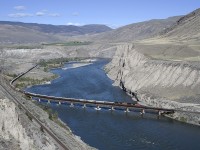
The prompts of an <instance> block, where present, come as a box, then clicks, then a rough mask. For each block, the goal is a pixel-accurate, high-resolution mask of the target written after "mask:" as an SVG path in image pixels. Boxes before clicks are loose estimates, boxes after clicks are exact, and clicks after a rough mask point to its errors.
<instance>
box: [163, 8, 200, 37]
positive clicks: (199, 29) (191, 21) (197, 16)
mask: <svg viewBox="0 0 200 150" xmlns="http://www.w3.org/2000/svg"><path fill="white" fill-rule="evenodd" d="M161 37H164V38H169V39H174V40H179V41H180V40H184V41H187V40H194V41H197V40H198V41H199V40H200V8H199V9H197V10H195V11H193V12H191V13H189V14H188V15H185V16H183V17H181V18H180V19H179V20H178V21H177V22H176V23H175V24H174V25H173V26H171V27H170V28H167V29H166V30H164V31H163V32H162V34H161Z"/></svg>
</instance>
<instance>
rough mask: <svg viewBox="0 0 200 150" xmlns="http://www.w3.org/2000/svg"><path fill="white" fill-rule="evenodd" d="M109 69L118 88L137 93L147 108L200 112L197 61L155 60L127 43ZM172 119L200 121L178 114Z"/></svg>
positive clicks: (199, 85) (120, 49)
mask: <svg viewBox="0 0 200 150" xmlns="http://www.w3.org/2000/svg"><path fill="white" fill-rule="evenodd" d="M105 70H106V72H107V73H108V76H109V77H110V78H111V79H113V80H114V81H115V82H114V84H115V85H118V86H121V87H122V88H123V89H124V90H125V91H126V92H127V93H129V94H133V93H135V94H136V93H137V95H138V98H139V100H140V101H141V102H144V103H145V104H146V105H151V106H155V107H158V106H159V107H163V108H176V109H183V110H188V111H191V109H192V111H194V110H193V109H195V111H199V110H200V109H199V107H198V104H199V103H200V101H199V94H200V91H199V88H200V67H199V64H198V63H197V62H196V63H189V62H183V61H164V60H153V59H150V58H149V57H147V56H145V55H144V54H143V53H141V52H139V51H137V45H135V44H124V45H121V46H118V50H117V51H116V54H115V56H114V58H113V60H112V61H111V62H110V63H109V64H108V65H107V66H106V67H105ZM191 106H192V107H191ZM194 107H195V108H194ZM196 107H197V108H196ZM175 116H176V117H175ZM171 117H173V118H177V119H179V120H180V118H182V117H185V118H184V121H186V122H190V123H193V124H199V122H200V119H196V121H195V122H194V121H193V119H192V118H191V117H187V116H186V115H183V116H181V114H179V115H178V116H177V113H175V114H174V116H171ZM182 120H183V119H182Z"/></svg>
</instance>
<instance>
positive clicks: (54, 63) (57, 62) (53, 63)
mask: <svg viewBox="0 0 200 150" xmlns="http://www.w3.org/2000/svg"><path fill="white" fill-rule="evenodd" d="M81 59H82V58H63V57H62V58H55V59H49V60H40V62H39V63H38V65H39V66H40V67H43V70H44V71H45V72H48V71H49V69H52V68H59V67H62V66H63V65H64V64H65V63H67V62H69V61H80V60H81Z"/></svg>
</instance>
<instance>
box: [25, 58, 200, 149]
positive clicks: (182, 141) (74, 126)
mask: <svg viewBox="0 0 200 150" xmlns="http://www.w3.org/2000/svg"><path fill="white" fill-rule="evenodd" d="M107 63H108V60H104V59H101V60H98V61H96V62H95V63H92V64H90V65H87V66H82V67H78V68H71V66H73V65H74V64H76V62H71V63H67V64H66V65H65V66H64V68H69V69H65V70H64V69H61V68H58V69H53V70H52V71H51V72H53V73H55V74H58V75H59V76H60V77H59V78H57V79H55V80H53V81H52V82H51V84H44V85H35V86H32V87H30V88H28V89H26V90H27V91H30V92H34V93H38V94H46V95H52V96H62V97H73V98H83V99H93V100H101V101H102V100H106V101H122V102H123V101H125V102H133V101H132V99H131V97H129V96H128V95H126V94H125V92H123V91H122V90H121V89H120V88H119V87H114V86H112V83H113V81H112V80H110V79H109V78H108V77H107V76H106V74H105V72H104V70H103V69H102V68H103V66H104V65H105V64H107ZM44 105H47V104H46V103H44ZM49 106H50V107H51V108H52V109H53V110H55V111H57V112H58V115H59V117H60V119H61V120H62V121H63V122H65V123H66V124H67V125H68V126H69V127H70V128H71V130H72V131H73V133H74V134H76V135H78V136H80V137H81V139H82V140H83V141H84V142H86V143H88V144H89V145H91V146H93V147H95V148H98V149H102V150H134V149H136V150H200V128H199V127H196V126H192V125H188V124H184V123H180V122H177V121H174V120H172V119H169V118H166V117H160V118H159V119H158V117H157V115H155V114H147V113H146V114H145V115H144V116H143V117H142V116H141V115H140V114H139V112H138V113H137V112H129V113H125V112H124V111H117V110H116V111H113V112H111V111H109V110H106V109H102V110H100V111H97V110H95V109H94V108H86V109H83V108H81V107H80V106H75V107H69V106H68V105H60V106H57V105H56V104H50V105H49Z"/></svg>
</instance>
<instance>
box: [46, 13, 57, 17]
mask: <svg viewBox="0 0 200 150" xmlns="http://www.w3.org/2000/svg"><path fill="white" fill-rule="evenodd" d="M48 16H51V17H60V14H59V13H52V14H49V15H48Z"/></svg>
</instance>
